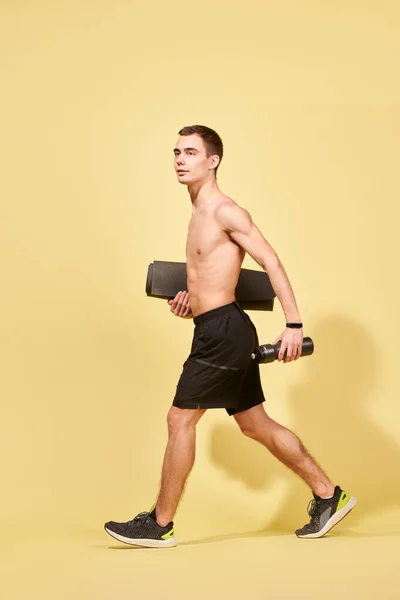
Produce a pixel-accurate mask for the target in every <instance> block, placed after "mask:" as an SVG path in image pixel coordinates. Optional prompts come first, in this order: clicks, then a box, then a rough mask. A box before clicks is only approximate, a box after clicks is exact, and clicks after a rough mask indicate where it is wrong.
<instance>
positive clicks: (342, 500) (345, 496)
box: [336, 492, 351, 512]
mask: <svg viewBox="0 0 400 600" xmlns="http://www.w3.org/2000/svg"><path fill="white" fill-rule="evenodd" d="M350 498H351V496H350V494H348V493H347V492H342V493H341V495H340V498H339V502H338V505H337V507H336V512H337V511H338V510H340V509H341V508H343V506H346V504H347V503H348V501H349V500H350Z"/></svg>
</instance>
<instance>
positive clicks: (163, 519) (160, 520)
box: [150, 507, 172, 527]
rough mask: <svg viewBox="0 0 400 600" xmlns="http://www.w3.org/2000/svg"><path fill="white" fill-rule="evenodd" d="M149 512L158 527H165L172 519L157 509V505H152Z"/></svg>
mask: <svg viewBox="0 0 400 600" xmlns="http://www.w3.org/2000/svg"><path fill="white" fill-rule="evenodd" d="M150 514H151V516H152V518H153V519H154V520H155V522H156V523H157V525H159V526H160V527H165V526H166V525H168V523H170V522H171V521H172V519H169V518H168V515H166V514H165V513H162V512H161V511H159V510H158V508H157V507H154V509H153V510H152V511H151V513H150Z"/></svg>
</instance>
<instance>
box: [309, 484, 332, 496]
mask: <svg viewBox="0 0 400 600" xmlns="http://www.w3.org/2000/svg"><path fill="white" fill-rule="evenodd" d="M335 489H336V488H335V486H334V485H333V483H332V484H327V485H323V484H320V485H318V486H316V487H315V488H314V489H313V492H314V494H315V495H316V496H319V497H320V498H332V496H334V495H335Z"/></svg>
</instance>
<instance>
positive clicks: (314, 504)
mask: <svg viewBox="0 0 400 600" xmlns="http://www.w3.org/2000/svg"><path fill="white" fill-rule="evenodd" d="M318 507H319V502H318V500H316V499H315V498H312V500H310V502H309V503H308V506H307V512H308V514H309V515H310V517H313V516H314V515H315V513H316V512H317V508H318Z"/></svg>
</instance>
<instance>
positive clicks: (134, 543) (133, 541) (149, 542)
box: [104, 527, 176, 548]
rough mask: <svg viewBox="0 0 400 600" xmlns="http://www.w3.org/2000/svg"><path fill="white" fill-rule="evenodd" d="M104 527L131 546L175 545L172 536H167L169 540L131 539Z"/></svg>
mask: <svg viewBox="0 0 400 600" xmlns="http://www.w3.org/2000/svg"><path fill="white" fill-rule="evenodd" d="M104 529H105V530H106V531H107V533H108V534H110V535H111V536H112V537H113V538H115V539H116V540H118V541H119V542H124V543H125V544H130V545H131V546H144V547H145V548H172V547H174V546H176V542H175V538H173V537H172V538H169V540H147V539H133V538H127V537H124V536H123V535H119V533H115V532H114V531H111V530H110V529H107V527H104Z"/></svg>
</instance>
